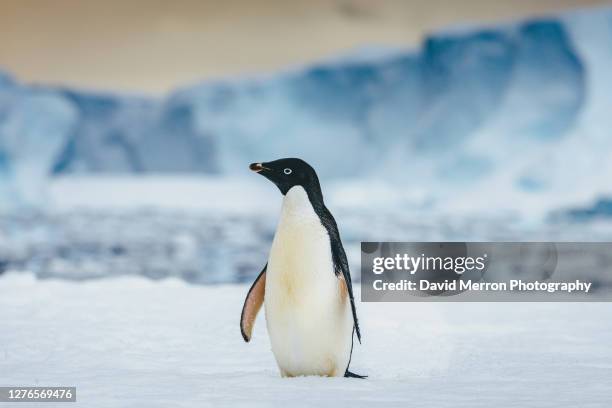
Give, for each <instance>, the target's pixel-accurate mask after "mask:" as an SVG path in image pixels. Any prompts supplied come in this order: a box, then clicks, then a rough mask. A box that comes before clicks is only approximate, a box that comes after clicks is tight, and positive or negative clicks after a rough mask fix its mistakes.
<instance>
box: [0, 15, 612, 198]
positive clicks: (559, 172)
mask: <svg viewBox="0 0 612 408" xmlns="http://www.w3.org/2000/svg"><path fill="white" fill-rule="evenodd" d="M611 22H612V9H610V8H599V9H590V10H584V11H573V12H568V13H565V14H556V15H549V16H546V17H541V18H532V19H528V20H524V21H516V22H511V23H504V24H498V25H488V26H483V27H470V28H462V29H449V30H446V31H441V32H438V33H434V34H432V35H430V36H429V37H428V38H427V39H426V40H425V41H424V43H423V45H422V47H420V48H419V49H416V50H395V51H393V52H380V53H376V52H371V51H365V50H364V51H363V52H359V51H356V52H355V53H354V54H353V55H350V56H346V57H343V58H335V59H333V60H329V61H323V62H318V63H314V64H312V65H309V66H305V67H301V68H296V69H293V70H287V71H284V72H279V73H275V74H270V75H267V76H259V77H244V78H230V79H224V80H216V81H206V82H202V83H198V84H194V85H191V86H186V87H184V88H181V89H178V90H176V91H174V92H172V93H170V94H169V95H166V96H164V97H148V96H136V95H126V94H113V93H95V92H85V91H76V90H70V89H64V88H58V87H51V86H43V87H40V86H36V87H35V86H29V85H25V84H20V83H16V82H15V81H14V80H12V79H11V78H10V77H8V76H7V75H5V74H2V75H0V180H2V181H1V182H0V186H2V187H0V188H3V189H4V190H3V191H5V192H3V193H2V194H3V196H6V195H7V194H8V190H7V189H8V188H9V187H7V186H9V185H12V186H13V187H11V188H10V189H12V190H15V189H16V188H17V187H18V188H19V189H20V190H22V191H21V192H20V193H19V194H20V195H22V196H23V197H24V198H23V200H24V201H27V202H33V201H35V199H36V196H39V197H40V194H41V193H39V192H38V193H37V192H36V191H35V190H37V189H40V188H41V187H42V183H41V181H40V180H42V179H41V177H43V178H44V177H45V175H46V176H56V175H63V174H83V173H94V174H97V173H117V174H128V173H195V174H206V175H229V176H235V175H240V174H243V173H246V171H245V163H250V162H252V161H259V160H270V159H274V158H278V157H283V156H298V157H301V158H304V159H305V160H307V161H309V162H311V163H312V164H313V166H314V167H315V168H317V170H318V171H319V173H320V175H321V176H322V177H325V178H339V179H340V178H349V179H359V178H376V179H383V180H387V181H390V182H392V183H397V182H404V183H409V184H410V185H411V186H414V188H416V189H419V190H426V191H428V192H430V193H431V195H432V196H433V197H437V198H438V202H445V201H448V200H447V198H448V197H450V196H453V197H456V196H457V194H462V193H465V192H467V193H469V197H472V198H473V197H480V198H482V201H485V202H487V201H488V197H490V195H491V191H492V190H494V191H496V193H500V192H501V193H502V194H496V195H497V196H498V197H500V198H499V200H503V201H504V202H505V203H511V202H517V201H521V200H523V198H529V199H531V198H533V197H536V198H537V199H538V200H540V201H542V202H549V203H555V205H557V204H558V203H560V202H561V201H566V202H567V201H572V200H575V199H576V197H579V198H580V199H583V198H584V197H593V196H595V195H597V194H604V193H612V191H611V190H612V186H608V185H607V184H608V183H607V181H604V179H606V180H607V179H609V174H612V162H611V161H610V160H608V158H609V156H610V153H611V150H612V144H611V143H610V142H609V140H608V139H609V137H608V134H607V132H608V129H609V128H610V127H611V126H610V125H611V124H610V122H611V119H610V115H609V111H610V107H611V106H612V97H611V96H610V92H609V91H608V90H609V89H610V85H611V83H612V80H611V78H612V74H610V72H612V49H611V48H610V47H609V43H610V40H611V39H612V23H611ZM36 112H40V114H38V113H36ZM34 119H36V120H34ZM47 129H52V131H50V132H47ZM43 133H44V135H43ZM22 138H24V140H25V139H27V140H32V141H33V140H37V142H36V143H35V144H36V147H34V146H33V145H32V144H29V146H30V147H18V146H25V145H28V143H26V144H25V145H24V144H23V143H22V142H21V141H19V140H20V139H22ZM24 149H25V150H24ZM35 157H36V159H35ZM568 163H571V164H570V165H568ZM602 167H603V168H602ZM10 180H12V181H10ZM29 180H32V185H31V186H30V187H23V184H27V183H29ZM585 180H588V182H585ZM568 185H571V186H572V188H571V191H572V192H573V193H574V195H571V194H568V193H567V192H568ZM11 194H13V196H15V197H16V194H17V193H16V192H14V191H13V193H11ZM478 194H480V196H479V195H478ZM517 197H518V198H517ZM538 197H539V198H538ZM499 204H502V203H501V202H500V203H499Z"/></svg>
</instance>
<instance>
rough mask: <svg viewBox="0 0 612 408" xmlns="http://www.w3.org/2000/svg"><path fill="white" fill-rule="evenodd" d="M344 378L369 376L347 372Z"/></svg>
mask: <svg viewBox="0 0 612 408" xmlns="http://www.w3.org/2000/svg"><path fill="white" fill-rule="evenodd" d="M344 377H345V378H368V376H367V375H359V374H355V373H351V372H350V371H349V370H346V372H345V373H344Z"/></svg>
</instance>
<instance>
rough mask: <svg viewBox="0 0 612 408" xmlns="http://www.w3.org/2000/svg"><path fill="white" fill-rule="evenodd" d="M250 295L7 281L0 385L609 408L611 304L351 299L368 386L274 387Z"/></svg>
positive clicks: (126, 281)
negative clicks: (250, 324) (242, 322)
mask: <svg viewBox="0 0 612 408" xmlns="http://www.w3.org/2000/svg"><path fill="white" fill-rule="evenodd" d="M247 289H248V286H244V285H237V286H189V285H188V284H185V283H183V282H180V281H178V280H165V281H158V282H153V281H149V280H146V279H142V278H117V279H107V280H98V281H91V282H86V283H74V282H67V281H55V280H43V281H37V280H34V278H32V276H31V275H28V274H6V275H4V276H2V277H0V322H1V324H2V327H1V328H0V385H66V386H68V385H74V386H76V387H77V396H78V402H77V404H76V405H75V406H83V407H88V408H90V407H146V408H152V407H209V406H210V407H223V406H249V407H259V406H291V407H296V406H297V407H301V406H330V407H344V406H346V407H355V406H364V407H365V406H367V407H371V406H374V405H377V404H386V405H387V406H397V407H437V408H441V407H486V408H492V407H495V408H503V407H538V408H542V407H551V408H552V407H554V408H560V407H572V408H575V407H581V408H585V407H609V403H610V393H611V391H612V349H611V348H610V342H611V341H612V327H611V326H610V324H608V322H609V317H610V313H611V312H612V305H611V304H606V303H599V304H598V303H590V304H576V303H574V304H547V303H523V304H518V303H512V304H501V303H498V304H484V303H480V304H453V303H447V304H400V303H393V304H391V303H389V304H375V303H370V304H365V303H359V304H358V311H359V314H360V318H361V322H362V326H363V335H364V336H363V344H362V345H361V346H360V345H356V346H355V353H354V356H353V364H352V366H351V367H352V369H353V370H354V371H355V372H357V373H362V374H367V375H369V376H370V378H368V379H367V380H355V379H338V378H334V379H328V378H314V377H309V378H293V379H281V378H280V377H279V374H278V372H277V369H276V366H275V362H274V358H273V356H272V354H271V351H270V345H269V341H268V338H267V333H266V330H265V320H264V318H263V316H260V318H259V319H258V321H257V324H256V327H255V334H254V337H253V340H252V342H251V343H249V344H245V343H244V342H243V341H242V338H241V336H240V332H239V328H238V320H239V314H240V309H241V306H242V301H243V297H244V295H245V293H246V291H247ZM64 405H65V404H64ZM19 406H20V407H24V408H25V407H28V406H33V405H29V404H25V403H24V404H20V405H19ZM45 406H49V407H52V406H54V404H47V405H45ZM57 406H63V405H61V404H59V405H57Z"/></svg>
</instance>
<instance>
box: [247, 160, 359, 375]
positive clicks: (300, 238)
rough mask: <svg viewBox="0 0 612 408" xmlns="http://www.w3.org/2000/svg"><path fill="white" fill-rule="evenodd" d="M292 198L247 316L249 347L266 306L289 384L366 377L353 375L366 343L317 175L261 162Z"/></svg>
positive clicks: (293, 165)
mask: <svg viewBox="0 0 612 408" xmlns="http://www.w3.org/2000/svg"><path fill="white" fill-rule="evenodd" d="M250 169H251V170H253V171H255V172H257V173H259V174H261V175H262V176H264V177H266V178H267V179H268V180H270V181H272V182H273V183H274V184H276V186H277V187H278V188H279V190H280V192H281V193H282V194H283V195H284V198H283V205H282V209H281V215H280V220H279V223H278V226H277V229H276V233H275V235H274V240H273V242H272V248H271V249H270V255H269V258H268V263H267V264H266V265H265V266H264V267H263V270H262V271H261V273H260V274H259V276H258V277H257V279H256V280H255V282H254V283H253V285H252V286H251V288H250V289H249V293H248V294H247V297H246V299H245V301H244V306H243V308H242V315H241V317H240V330H241V332H242V337H243V338H244V340H245V341H246V342H248V341H249V340H250V339H251V334H252V331H253V325H254V323H255V318H256V317H257V313H258V312H259V309H260V308H261V306H262V304H265V313H266V322H267V327H268V334H269V336H270V343H271V345H272V352H273V353H274V357H275V358H276V363H277V364H278V367H279V369H280V373H281V375H282V376H283V377H295V376H306V375H319V376H329V377H341V376H345V377H357V378H363V376H360V375H357V374H354V373H351V372H350V371H349V370H348V367H349V364H350V362H351V354H352V351H353V336H354V334H356V335H357V339H358V340H359V342H361V333H360V331H359V324H358V321H357V311H356V310H355V300H354V298H353V287H352V284H351V275H350V272H349V267H348V262H347V260H346V254H345V252H344V247H343V246H342V241H341V240H340V234H339V232H338V226H337V225H336V221H335V220H334V217H333V216H332V215H331V213H330V212H329V210H328V209H327V207H325V203H324V202H323V194H322V192H321V186H320V185H319V179H318V177H317V173H316V172H315V171H314V169H313V168H312V167H311V166H310V165H309V164H308V163H306V162H305V161H303V160H300V159H280V160H275V161H271V162H267V163H253V164H251V165H250Z"/></svg>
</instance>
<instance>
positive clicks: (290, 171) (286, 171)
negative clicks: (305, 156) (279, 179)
mask: <svg viewBox="0 0 612 408" xmlns="http://www.w3.org/2000/svg"><path fill="white" fill-rule="evenodd" d="M283 173H285V174H286V175H289V174H291V173H293V170H291V169H290V168H286V169H285V170H283Z"/></svg>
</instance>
